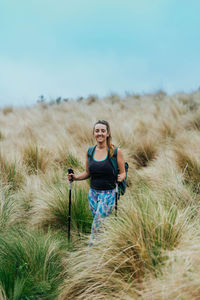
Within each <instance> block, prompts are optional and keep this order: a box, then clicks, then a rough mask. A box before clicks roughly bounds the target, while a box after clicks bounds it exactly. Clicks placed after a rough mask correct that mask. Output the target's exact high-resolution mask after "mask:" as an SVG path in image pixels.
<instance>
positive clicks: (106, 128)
mask: <svg viewBox="0 0 200 300" xmlns="http://www.w3.org/2000/svg"><path fill="white" fill-rule="evenodd" d="M100 129H101V132H103V134H105V135H106V142H107V145H108V147H109V149H110V153H111V155H112V153H113V147H114V146H113V145H112V136H111V130H110V125H109V123H108V122H107V121H105V120H98V121H97V122H96V123H95V124H94V127H93V134H94V136H95V135H96V134H97V133H98V131H99V130H100Z"/></svg>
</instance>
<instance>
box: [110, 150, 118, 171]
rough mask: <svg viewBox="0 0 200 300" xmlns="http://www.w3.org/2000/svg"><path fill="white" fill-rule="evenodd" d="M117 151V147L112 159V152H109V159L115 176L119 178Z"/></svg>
mask: <svg viewBox="0 0 200 300" xmlns="http://www.w3.org/2000/svg"><path fill="white" fill-rule="evenodd" d="M117 149H118V148H117V147H115V150H114V153H113V156H112V157H111V156H110V151H109V157H110V161H111V164H112V166H113V170H114V173H115V176H117V174H118V165H117Z"/></svg>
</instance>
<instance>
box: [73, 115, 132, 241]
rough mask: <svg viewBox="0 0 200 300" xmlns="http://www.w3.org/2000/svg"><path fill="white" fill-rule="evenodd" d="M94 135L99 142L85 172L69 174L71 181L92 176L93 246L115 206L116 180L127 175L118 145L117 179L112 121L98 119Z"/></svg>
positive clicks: (94, 147)
mask: <svg viewBox="0 0 200 300" xmlns="http://www.w3.org/2000/svg"><path fill="white" fill-rule="evenodd" d="M93 136H94V138H95V140H96V145H95V146H92V147H90V148H89V149H88V152H87V154H86V168H85V171H84V172H83V173H81V174H79V175H75V174H70V175H68V179H69V180H84V179H87V178H91V181H90V190H89V194H88V198H89V204H90V210H91V213H92V216H93V223H92V232H91V242H90V245H92V244H93V242H94V240H95V238H96V235H97V233H98V232H99V228H100V224H101V222H102V220H103V219H104V218H105V217H107V216H109V215H110V214H111V213H112V211H113V209H114V207H115V199H116V189H115V187H116V183H117V182H122V181H123V179H124V178H125V177H126V173H125V169H124V158H123V155H122V152H121V150H120V149H119V148H117V165H118V169H119V174H118V175H117V178H116V176H115V173H114V171H113V166H112V163H111V158H112V156H113V154H114V150H115V146H114V145H113V144H112V137H111V130H110V125H109V123H108V122H107V121H105V120H99V121H97V122H96V123H95V124H94V127H93Z"/></svg>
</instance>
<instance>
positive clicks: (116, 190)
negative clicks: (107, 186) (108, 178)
mask: <svg viewBox="0 0 200 300" xmlns="http://www.w3.org/2000/svg"><path fill="white" fill-rule="evenodd" d="M118 195H119V188H118V183H116V188H115V216H116V217H117V200H118Z"/></svg>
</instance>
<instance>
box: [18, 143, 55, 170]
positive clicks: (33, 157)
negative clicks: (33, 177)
mask: <svg viewBox="0 0 200 300" xmlns="http://www.w3.org/2000/svg"><path fill="white" fill-rule="evenodd" d="M49 161H50V154H49V152H48V151H47V150H46V149H45V148H42V147H39V146H38V145H37V144H32V143H29V144H28V145H27V146H25V147H24V149H23V162H24V164H25V165H26V167H27V170H28V174H29V175H30V174H38V172H39V171H41V172H45V171H46V169H47V166H48V164H49Z"/></svg>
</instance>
